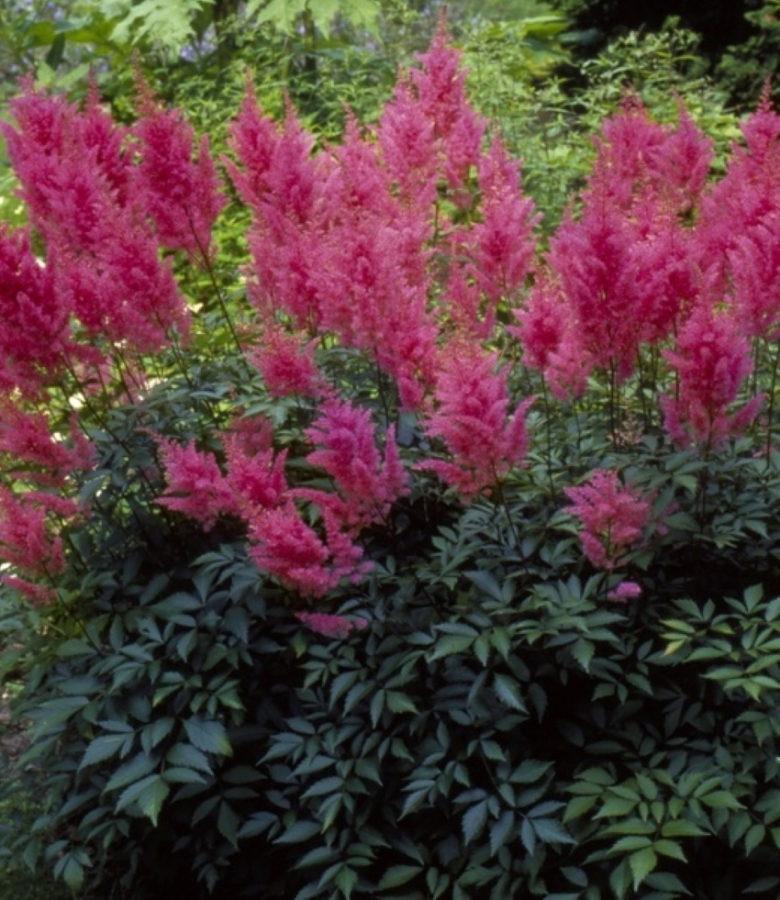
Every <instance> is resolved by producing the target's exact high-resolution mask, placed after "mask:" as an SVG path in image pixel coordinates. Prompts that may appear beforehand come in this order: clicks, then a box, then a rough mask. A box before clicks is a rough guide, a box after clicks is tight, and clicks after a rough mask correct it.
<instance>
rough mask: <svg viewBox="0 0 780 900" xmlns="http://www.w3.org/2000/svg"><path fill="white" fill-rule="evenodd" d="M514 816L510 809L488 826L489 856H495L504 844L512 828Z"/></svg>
mask: <svg viewBox="0 0 780 900" xmlns="http://www.w3.org/2000/svg"><path fill="white" fill-rule="evenodd" d="M514 824H515V814H514V813H513V812H512V810H511V809H507V810H505V811H504V812H503V813H502V814H501V817H500V818H499V819H498V821H497V822H494V823H493V824H492V825H491V826H490V855H491V856H495V855H496V853H498V851H499V850H500V849H501V847H502V846H503V845H504V844H505V843H506V840H507V838H508V837H509V834H510V833H511V831H512V828H514Z"/></svg>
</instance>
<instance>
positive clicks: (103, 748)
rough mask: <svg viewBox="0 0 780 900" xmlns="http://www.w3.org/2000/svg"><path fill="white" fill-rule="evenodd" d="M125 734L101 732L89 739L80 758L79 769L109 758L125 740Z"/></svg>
mask: <svg viewBox="0 0 780 900" xmlns="http://www.w3.org/2000/svg"><path fill="white" fill-rule="evenodd" d="M127 739H128V737H127V735H126V734H102V735H100V737H96V738H95V740H94V741H91V742H90V743H89V745H88V746H87V749H86V750H85V751H84V756H83V757H82V758H81V763H80V764H79V769H83V768H84V767H85V766H93V765H94V764H95V763H99V762H103V760H106V759H109V758H110V757H112V756H113V755H114V754H115V753H117V752H118V751H119V748H120V747H121V746H122V745H123V744H124V743H125V741H127Z"/></svg>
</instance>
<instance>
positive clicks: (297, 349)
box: [249, 325, 323, 397]
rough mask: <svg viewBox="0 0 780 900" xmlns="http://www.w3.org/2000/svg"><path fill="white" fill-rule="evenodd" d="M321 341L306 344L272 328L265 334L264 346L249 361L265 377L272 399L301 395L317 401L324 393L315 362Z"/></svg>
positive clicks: (271, 326)
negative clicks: (315, 355)
mask: <svg viewBox="0 0 780 900" xmlns="http://www.w3.org/2000/svg"><path fill="white" fill-rule="evenodd" d="M317 343H318V339H317V338H315V339H314V340H311V341H308V342H306V343H303V342H302V341H301V340H300V338H298V337H296V336H295V335H293V334H288V333H286V332H284V331H282V329H281V328H279V327H278V326H276V325H270V326H269V327H268V328H266V329H265V331H264V332H263V337H262V342H261V345H260V346H259V347H257V348H256V349H255V350H254V351H253V352H252V354H251V355H250V357H249V361H250V362H251V363H252V365H253V366H254V367H255V368H256V369H257V370H258V371H259V372H260V374H261V375H262V376H263V381H264V382H265V386H266V388H267V389H268V392H269V394H271V396H272V397H287V396H289V395H291V394H300V395H302V396H304V397H316V396H318V395H319V394H321V393H322V390H323V382H322V378H321V376H320V373H319V372H318V371H317V366H316V363H315V362H314V349H315V347H316V346H317Z"/></svg>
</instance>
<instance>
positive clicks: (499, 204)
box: [467, 139, 538, 334]
mask: <svg viewBox="0 0 780 900" xmlns="http://www.w3.org/2000/svg"><path fill="white" fill-rule="evenodd" d="M479 186H480V191H481V196H482V202H481V213H482V221H481V222H479V223H477V224H476V225H474V226H473V228H472V229H471V232H470V233H469V235H468V238H467V239H468V240H469V242H470V243H471V246H472V248H473V249H472V254H473V266H474V280H475V282H476V284H477V285H478V286H479V288H480V290H481V291H482V292H483V293H484V294H485V296H486V297H487V298H488V302H489V305H488V312H487V316H486V321H485V329H484V330H485V333H486V334H490V333H491V332H492V329H493V324H494V321H495V310H496V305H497V303H498V301H499V299H500V298H501V297H508V298H512V297H513V296H514V295H515V294H516V293H517V292H518V291H519V289H520V288H521V287H522V285H523V282H524V281H525V278H526V276H527V275H528V273H529V271H530V268H531V262H532V259H533V255H534V249H535V247H534V239H533V228H534V226H535V224H536V222H537V221H538V216H537V215H536V214H535V213H534V204H533V201H532V200H530V199H529V198H527V197H525V196H523V193H522V189H521V187H520V170H519V165H518V163H517V162H516V161H514V160H512V159H510V157H509V156H508V154H507V152H506V149H505V147H504V145H503V143H502V142H501V141H500V140H498V139H496V140H494V141H493V143H492V144H491V146H490V150H489V152H488V153H487V154H485V155H484V156H483V157H481V158H480V161H479Z"/></svg>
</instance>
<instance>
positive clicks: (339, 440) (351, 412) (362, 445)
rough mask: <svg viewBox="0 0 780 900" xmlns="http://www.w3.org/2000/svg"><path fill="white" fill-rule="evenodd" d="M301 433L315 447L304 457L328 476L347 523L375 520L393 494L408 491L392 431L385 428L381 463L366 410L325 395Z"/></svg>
mask: <svg viewBox="0 0 780 900" xmlns="http://www.w3.org/2000/svg"><path fill="white" fill-rule="evenodd" d="M306 434H307V437H308V438H309V440H310V441H311V442H312V443H313V444H315V446H316V448H317V449H315V450H314V451H312V452H311V453H310V454H309V455H308V456H307V457H306V459H307V461H308V462H309V463H311V465H313V466H318V467H319V468H321V469H324V471H325V472H327V473H328V475H329V476H330V477H331V478H332V479H333V481H334V483H335V485H336V488H337V490H338V492H339V495H340V497H341V499H342V501H343V505H342V506H341V509H340V513H341V517H342V519H343V522H344V525H345V526H346V527H347V528H352V527H361V526H363V525H367V524H370V523H371V522H376V521H381V519H382V518H384V516H386V515H387V513H388V511H389V509H390V507H391V506H392V504H393V503H394V502H395V500H397V499H398V497H400V496H401V495H402V494H404V493H406V492H407V491H408V482H407V478H406V474H405V472H404V470H403V466H402V465H401V463H400V458H399V457H398V453H397V449H396V447H395V432H394V431H393V430H392V429H390V430H388V433H387V448H386V450H385V459H384V464H382V461H381V458H380V455H379V450H378V449H377V446H376V436H375V432H374V426H373V423H372V422H371V413H370V411H369V410H367V409H361V408H359V407H357V406H354V405H353V404H351V403H349V402H347V401H343V400H335V399H334V400H328V401H326V402H325V403H324V404H323V405H322V407H321V409H320V414H319V416H318V417H317V419H315V421H314V423H313V424H312V426H311V428H309V429H308V431H307V432H306Z"/></svg>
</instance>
